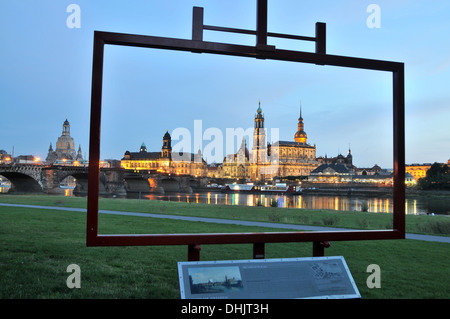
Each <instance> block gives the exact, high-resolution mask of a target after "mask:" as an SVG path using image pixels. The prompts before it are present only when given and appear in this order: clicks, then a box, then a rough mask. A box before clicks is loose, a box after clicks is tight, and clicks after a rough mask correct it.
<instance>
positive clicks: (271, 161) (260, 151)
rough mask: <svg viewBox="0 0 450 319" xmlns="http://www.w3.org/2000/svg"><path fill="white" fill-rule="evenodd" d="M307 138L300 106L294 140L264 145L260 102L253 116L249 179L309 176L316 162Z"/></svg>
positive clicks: (264, 138) (314, 153)
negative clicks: (253, 128) (253, 126)
mask: <svg viewBox="0 0 450 319" xmlns="http://www.w3.org/2000/svg"><path fill="white" fill-rule="evenodd" d="M307 140H308V135H307V134H306V132H305V125H304V123H303V117H302V110H301V107H300V116H299V118H298V123H297V131H296V132H295V134H294V141H277V142H274V143H272V144H270V143H269V144H266V143H265V141H266V136H265V130H264V115H263V114H262V110H261V105H259V107H258V110H257V114H256V116H255V130H254V135H253V148H252V155H253V158H252V160H251V164H250V179H251V180H252V181H265V180H270V179H273V178H275V177H287V176H308V175H309V174H310V172H311V171H313V170H314V169H315V168H317V167H318V166H319V162H318V161H317V160H316V146H315V145H310V144H308V143H307Z"/></svg>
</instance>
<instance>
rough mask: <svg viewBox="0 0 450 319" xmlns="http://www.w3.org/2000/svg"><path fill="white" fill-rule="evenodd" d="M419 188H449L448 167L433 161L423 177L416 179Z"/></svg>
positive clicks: (449, 171) (449, 174) (449, 175)
mask: <svg viewBox="0 0 450 319" xmlns="http://www.w3.org/2000/svg"><path fill="white" fill-rule="evenodd" d="M417 184H418V186H419V188H421V189H447V190H450V169H449V167H448V166H447V165H445V164H444V165H442V164H439V163H434V164H433V165H431V167H430V168H429V169H428V171H427V175H426V177H424V178H420V179H419V180H418V181H417Z"/></svg>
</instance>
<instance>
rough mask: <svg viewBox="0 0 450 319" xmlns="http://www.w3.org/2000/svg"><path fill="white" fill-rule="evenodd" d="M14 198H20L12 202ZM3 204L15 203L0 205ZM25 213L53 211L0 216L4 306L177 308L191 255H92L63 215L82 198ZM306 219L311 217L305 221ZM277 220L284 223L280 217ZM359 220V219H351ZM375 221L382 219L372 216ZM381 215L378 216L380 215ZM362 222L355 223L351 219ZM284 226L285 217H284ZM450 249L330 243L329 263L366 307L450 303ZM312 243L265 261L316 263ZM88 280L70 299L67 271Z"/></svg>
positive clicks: (220, 256) (113, 227)
mask: <svg viewBox="0 0 450 319" xmlns="http://www.w3.org/2000/svg"><path fill="white" fill-rule="evenodd" d="M12 197H14V196H12ZM0 199H2V201H5V200H10V201H17V200H18V198H17V197H16V198H15V199H14V198H4V197H3V196H1V197H0ZM21 201H22V203H25V202H27V203H31V202H34V204H38V203H40V204H41V205H43V204H44V203H47V204H52V206H54V207H55V210H45V209H35V208H33V209H30V208H24V207H0V214H1V216H2V224H1V228H2V241H1V242H0V247H1V249H0V260H1V261H2V263H1V264H0V271H1V273H2V276H1V277H0V298H2V299H8V298H13V299H49V298H50V299H55V298H56V299H69V298H70V299H98V298H100V299H110V298H111V299H117V298H119V299H146V300H148V299H161V298H163V299H178V298H180V292H179V282H178V274H177V268H176V265H177V262H179V261H186V259H187V247H185V246H151V247H145V246H142V247H86V244H85V241H86V237H85V234H86V215H85V214H84V213H83V212H80V211H67V210H63V209H64V207H70V206H80V207H82V209H83V210H84V209H85V208H86V206H85V204H86V202H85V198H65V197H61V196H55V197H52V196H35V197H30V198H23V197H22V198H21ZM99 203H100V208H101V209H108V208H109V209H111V210H118V209H124V208H128V210H133V211H137V210H139V209H140V210H141V211H142V212H143V211H147V212H148V211H151V212H153V213H158V214H163V213H164V214H175V213H177V214H180V213H184V214H187V215H197V214H206V213H208V215H209V216H214V215H217V216H224V215H225V216H228V217H232V215H235V217H236V218H241V219H243V218H244V217H245V218H246V219H247V217H250V216H252V215H253V216H254V217H257V216H265V218H267V217H268V218H272V219H273V218H277V216H279V217H281V216H282V215H281V213H282V212H283V213H285V212H288V211H296V212H297V213H299V211H298V210H291V209H279V208H264V207H236V206H233V207H224V206H208V205H201V204H187V203H168V202H160V201H149V202H146V203H141V204H142V205H141V206H140V207H139V201H138V200H128V201H127V200H118V199H117V200H114V199H107V200H106V199H100V202H99ZM305 213H307V212H306V211H305ZM277 214H280V215H277ZM353 214H355V213H353ZM372 215H376V214H372ZM378 215H380V214H378ZM353 216H355V215H353ZM99 217H100V228H101V230H102V232H103V233H108V234H110V233H113V234H120V233H122V234H123V233H136V234H139V233H186V232H190V233H194V232H195V233H197V232H201V233H214V232H267V231H279V230H277V229H273V228H269V227H255V226H243V225H235V224H231V225H230V224H219V223H209V222H208V223H206V222H199V221H181V220H174V219H165V218H145V217H139V216H125V215H117V214H114V215H113V214H101V216H99ZM285 217H288V215H286V216H285ZM449 253H450V245H449V244H446V243H433V242H424V241H417V240H408V239H405V240H381V241H376V240H375V241H351V242H332V243H331V246H330V247H329V248H327V249H326V250H325V254H326V256H344V258H345V260H346V263H347V265H348V267H349V269H350V271H351V274H352V276H353V278H354V280H355V283H356V285H357V287H358V290H359V292H360V293H361V296H362V298H363V299H400V298H404V299H422V298H434V299H446V298H450V291H449V287H450V284H449V278H450V273H449V271H450V270H449V268H448V254H449ZM311 254H312V250H311V243H288V244H267V245H266V258H293V257H310V256H311ZM249 258H251V245H202V250H201V260H202V261H208V260H241V259H249ZM71 264H76V265H78V266H79V267H80V270H81V289H69V288H68V287H67V285H66V279H67V278H68V276H69V275H70V273H68V272H67V271H66V269H67V267H68V265H71ZM370 264H377V265H378V266H379V267H380V269H381V278H382V280H381V287H380V288H377V289H370V288H369V287H367V284H366V281H367V278H368V276H369V275H370V273H367V267H368V265H370Z"/></svg>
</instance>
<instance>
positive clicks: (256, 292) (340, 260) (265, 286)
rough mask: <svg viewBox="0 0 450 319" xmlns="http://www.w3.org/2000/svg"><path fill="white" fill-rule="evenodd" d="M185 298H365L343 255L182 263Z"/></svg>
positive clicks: (180, 267) (181, 271)
mask: <svg viewBox="0 0 450 319" xmlns="http://www.w3.org/2000/svg"><path fill="white" fill-rule="evenodd" d="M178 274H179V280H180V292H181V298H182V299H295V298H315V299H322V298H335V299H343V298H361V295H360V293H359V291H358V288H357V287H356V285H355V282H354V280H353V278H352V276H351V274H350V271H349V269H348V267H347V264H346V262H345V260H344V257H342V256H336V257H309V258H286V259H285V258H283V259H250V260H230V261H203V262H202V261H199V262H179V263H178Z"/></svg>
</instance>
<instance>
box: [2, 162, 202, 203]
mask: <svg viewBox="0 0 450 319" xmlns="http://www.w3.org/2000/svg"><path fill="white" fill-rule="evenodd" d="M0 175H1V176H3V177H5V178H7V179H8V180H9V181H10V182H11V184H12V187H11V190H10V192H14V193H47V194H63V193H64V189H63V188H61V183H63V181H64V180H65V179H66V178H67V177H69V176H72V177H73V178H74V179H75V181H76V187H75V189H74V195H77V196H85V195H87V189H88V167H76V166H62V165H61V166H59V165H58V166H56V165H51V166H44V165H33V164H12V165H0ZM206 182H207V180H206V179H196V178H193V177H191V176H170V175H164V174H155V173H153V174H144V173H133V172H130V171H127V170H125V169H122V168H101V169H100V184H99V185H100V190H99V193H100V196H118V197H125V196H128V197H137V196H139V194H140V193H141V194H145V193H159V194H164V193H167V192H187V193H190V192H193V191H195V190H197V189H199V188H202V187H203V186H204V183H206Z"/></svg>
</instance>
